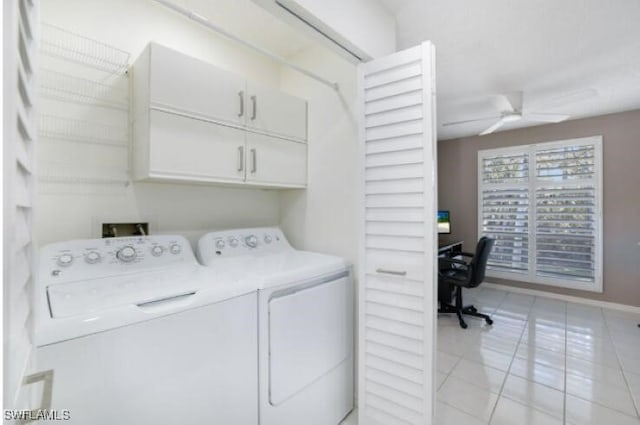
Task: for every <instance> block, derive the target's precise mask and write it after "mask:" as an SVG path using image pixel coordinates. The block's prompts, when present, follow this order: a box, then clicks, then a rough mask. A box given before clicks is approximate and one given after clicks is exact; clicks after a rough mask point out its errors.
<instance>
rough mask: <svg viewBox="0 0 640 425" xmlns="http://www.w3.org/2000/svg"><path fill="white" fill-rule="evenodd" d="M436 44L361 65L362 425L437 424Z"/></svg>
mask: <svg viewBox="0 0 640 425" xmlns="http://www.w3.org/2000/svg"><path fill="white" fill-rule="evenodd" d="M433 57H434V56H433V47H432V45H431V44H430V43H428V42H427V43H424V44H423V45H421V46H419V47H415V48H413V49H409V50H405V51H403V52H399V53H396V54H393V55H391V56H388V57H385V58H381V59H378V60H374V61H372V62H369V63H367V64H364V65H361V67H360V70H359V72H360V79H359V80H360V94H361V99H363V103H364V104H363V105H362V107H363V116H362V124H363V125H362V127H361V139H362V140H363V143H362V158H363V164H362V173H363V192H364V193H363V201H362V202H363V217H362V226H363V227H362V233H361V236H362V239H361V243H360V246H361V262H360V264H361V266H360V267H361V272H360V284H359V316H358V317H359V381H358V385H359V387H358V392H359V423H360V425H409V424H416V425H417V424H420V425H423V424H428V423H432V417H433V409H434V400H433V397H434V394H435V391H434V383H433V382H434V379H433V378H434V352H435V347H434V345H435V344H434V340H435V290H436V287H437V280H436V271H435V267H434V260H435V257H436V189H435V187H436V186H435V180H434V179H435V175H436V170H435V158H436V140H435V132H434V129H435V116H434V115H435V104H434V100H435V86H434V78H435V75H434V59H433Z"/></svg>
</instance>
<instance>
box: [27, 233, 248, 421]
mask: <svg viewBox="0 0 640 425" xmlns="http://www.w3.org/2000/svg"><path fill="white" fill-rule="evenodd" d="M35 290H36V292H35V301H36V317H35V341H34V342H35V346H36V362H37V367H38V369H39V370H48V369H51V370H53V372H54V374H53V387H52V403H51V408H52V409H57V410H63V409H66V410H68V411H69V414H70V420H69V421H67V422H65V423H71V424H77V425H87V424H92V425H113V424H119V425H164V424H166V425H175V424H181V423H182V424H196V423H197V424H212V425H213V424H229V425H232V424H238V425H240V424H242V425H245V424H248V425H251V424H257V423H258V409H257V405H258V397H257V391H256V388H257V385H258V380H257V373H258V370H257V365H256V356H257V341H256V335H257V332H258V330H257V313H256V309H257V296H256V292H255V288H254V286H251V285H248V284H245V285H243V284H242V283H239V282H237V281H234V282H231V281H230V280H229V279H227V278H226V277H225V276H223V275H222V274H216V275H212V273H211V271H210V270H208V269H206V268H204V267H202V266H201V265H200V264H199V263H198V262H197V260H196V259H195V256H194V254H193V250H192V248H191V245H190V244H189V242H188V241H187V240H186V239H184V238H183V237H180V236H170V235H159V236H147V237H126V238H113V239H95V240H76V241H70V242H62V243H54V244H50V245H47V246H45V247H43V248H42V249H41V250H40V265H39V273H38V278H37V284H36V287H35Z"/></svg>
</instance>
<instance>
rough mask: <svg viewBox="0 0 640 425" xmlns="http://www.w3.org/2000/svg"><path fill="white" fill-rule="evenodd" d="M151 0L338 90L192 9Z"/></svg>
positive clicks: (330, 82)
mask: <svg viewBox="0 0 640 425" xmlns="http://www.w3.org/2000/svg"><path fill="white" fill-rule="evenodd" d="M153 1H155V2H157V3H160V4H161V5H163V6H165V7H167V8H169V9H171V10H173V11H175V12H178V13H179V14H181V15H183V16H185V17H187V18H189V19H191V20H193V21H196V22H197V23H199V24H201V25H204V26H205V27H207V28H209V29H210V30H213V31H215V32H217V33H219V34H221V35H222V36H224V37H226V38H228V39H230V40H233V41H235V42H238V43H240V44H242V45H243V46H245V47H248V48H250V49H253V50H255V51H256V52H259V53H262V54H263V55H265V56H268V57H270V58H271V59H273V60H275V61H277V62H280V63H281V64H282V65H285V66H288V67H289V68H291V69H293V70H295V71H298V72H299V73H301V74H304V75H306V76H307V77H310V78H313V79H314V80H316V81H319V82H321V83H322V84H325V85H327V86H329V87H331V88H332V89H334V90H339V88H340V87H339V86H338V83H335V82H332V81H329V80H327V79H325V78H322V77H320V76H319V75H317V74H314V73H313V72H311V71H309V70H307V69H304V68H302V67H300V66H298V65H296V64H293V63H291V62H289V61H288V60H286V59H285V58H283V57H282V56H279V55H276V54H275V53H272V52H270V51H269V50H266V49H263V48H262V47H260V46H256V45H255V44H253V43H249V42H248V41H246V40H243V39H241V38H240V37H237V36H235V35H233V34H231V33H230V32H227V31H226V30H225V29H223V28H221V27H219V26H217V25H215V24H212V23H211V22H210V21H209V20H208V19H206V18H205V17H203V16H201V15H199V14H197V13H195V12H192V11H190V10H188V9H185V8H183V7H181V6H178V5H177V4H174V3H172V2H170V1H169V0H153Z"/></svg>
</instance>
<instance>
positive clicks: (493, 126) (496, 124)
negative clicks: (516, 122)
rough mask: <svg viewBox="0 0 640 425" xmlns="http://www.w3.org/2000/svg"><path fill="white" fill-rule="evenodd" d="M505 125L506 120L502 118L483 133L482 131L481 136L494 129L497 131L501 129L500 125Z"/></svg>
mask: <svg viewBox="0 0 640 425" xmlns="http://www.w3.org/2000/svg"><path fill="white" fill-rule="evenodd" d="M503 125H504V120H500V121H498V122H497V123H495V124H493V125H492V126H491V127H489V128H487V129H486V130H485V131H483V132H482V133H480V136H484V135H486V134H491V133H493V132H494V131H496V130H497V129H499V128H500V127H502V126H503Z"/></svg>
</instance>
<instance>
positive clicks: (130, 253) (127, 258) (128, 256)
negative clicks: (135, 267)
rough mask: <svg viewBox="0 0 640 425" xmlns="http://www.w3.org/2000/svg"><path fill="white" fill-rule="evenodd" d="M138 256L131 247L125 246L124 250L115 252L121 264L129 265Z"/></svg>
mask: <svg viewBox="0 0 640 425" xmlns="http://www.w3.org/2000/svg"><path fill="white" fill-rule="evenodd" d="M137 256H138V254H137V253H136V250H135V248H134V247H132V246H131V245H127V246H125V247H124V248H120V249H119V250H118V252H116V258H118V260H120V261H122V262H123V263H130V262H132V261H133V260H135V259H136V257H137Z"/></svg>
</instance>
